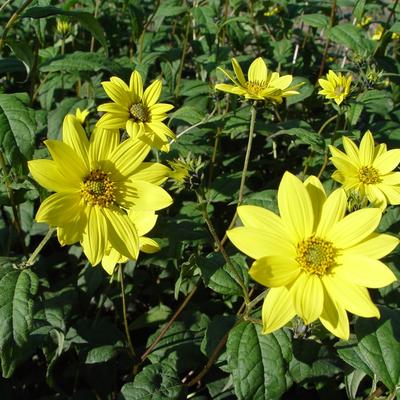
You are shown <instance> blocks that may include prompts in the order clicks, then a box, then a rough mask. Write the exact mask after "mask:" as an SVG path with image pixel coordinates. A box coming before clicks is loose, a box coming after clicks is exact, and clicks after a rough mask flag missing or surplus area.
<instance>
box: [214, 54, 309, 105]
mask: <svg viewBox="0 0 400 400" xmlns="http://www.w3.org/2000/svg"><path fill="white" fill-rule="evenodd" d="M232 66H233V70H234V71H235V75H236V78H235V77H234V76H233V75H232V74H231V73H230V72H228V71H225V70H224V69H222V68H220V67H218V69H219V70H220V71H222V72H223V73H224V74H225V75H226V76H227V77H228V78H229V79H230V80H231V81H232V82H233V83H234V85H229V84H226V83H218V84H217V85H215V89H217V90H222V91H223V92H228V93H233V94H237V95H239V96H244V97H245V98H246V99H252V100H270V101H273V102H276V103H282V99H283V97H289V96H293V95H295V94H299V92H297V91H296V89H298V88H299V87H300V86H301V85H302V84H300V85H295V86H290V84H291V83H292V81H293V76H292V75H283V76H280V75H279V73H278V72H270V71H268V69H267V66H266V64H265V62H264V60H263V59H262V58H261V57H258V58H256V59H255V60H254V61H253V62H252V63H251V65H250V67H249V71H248V74H247V75H248V79H247V81H246V78H245V77H244V74H243V71H242V68H241V67H240V65H239V63H238V62H237V61H236V59H235V58H232Z"/></svg>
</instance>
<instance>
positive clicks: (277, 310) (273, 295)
mask: <svg viewBox="0 0 400 400" xmlns="http://www.w3.org/2000/svg"><path fill="white" fill-rule="evenodd" d="M261 315H262V322H263V333H264V334H267V333H271V332H274V331H276V330H277V329H279V328H282V326H283V325H285V324H286V323H288V322H289V321H290V320H291V319H292V318H293V317H294V316H295V315H296V311H295V309H294V306H293V302H292V297H291V296H290V294H289V291H288V289H286V287H284V286H283V287H280V288H272V289H270V290H269V291H268V294H267V296H266V297H265V299H264V303H263V306H262V310H261Z"/></svg>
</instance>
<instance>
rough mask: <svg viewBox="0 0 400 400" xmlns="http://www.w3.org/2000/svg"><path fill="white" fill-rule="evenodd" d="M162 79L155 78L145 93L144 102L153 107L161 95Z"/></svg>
mask: <svg viewBox="0 0 400 400" xmlns="http://www.w3.org/2000/svg"><path fill="white" fill-rule="evenodd" d="M161 89H162V81H161V80H160V79H157V80H155V81H154V82H153V83H152V84H151V85H150V86H149V87H148V88H147V89H146V90H145V91H144V94H143V104H145V105H146V106H147V107H151V106H152V105H154V104H156V103H157V101H158V99H159V98H160V95H161Z"/></svg>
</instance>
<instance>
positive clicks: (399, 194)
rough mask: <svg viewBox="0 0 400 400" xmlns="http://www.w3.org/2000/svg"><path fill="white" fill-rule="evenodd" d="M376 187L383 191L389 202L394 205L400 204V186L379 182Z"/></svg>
mask: <svg viewBox="0 0 400 400" xmlns="http://www.w3.org/2000/svg"><path fill="white" fill-rule="evenodd" d="M376 188H377V189H378V190H379V191H380V192H381V193H383V195H384V196H385V197H386V198H387V200H388V202H389V203H390V204H393V205H397V204H400V186H391V185H385V184H383V183H378V184H377V185H376Z"/></svg>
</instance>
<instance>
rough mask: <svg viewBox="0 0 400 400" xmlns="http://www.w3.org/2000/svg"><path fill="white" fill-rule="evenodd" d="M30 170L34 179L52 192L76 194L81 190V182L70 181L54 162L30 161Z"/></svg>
mask: <svg viewBox="0 0 400 400" xmlns="http://www.w3.org/2000/svg"><path fill="white" fill-rule="evenodd" d="M28 168H29V171H30V173H31V175H32V177H33V179H34V180H35V181H36V182H37V183H39V185H40V186H43V187H44V188H46V189H47V190H50V191H52V192H75V191H77V190H79V182H77V181H72V182H71V181H70V180H68V179H67V178H66V177H65V176H64V175H63V174H62V173H61V172H60V170H59V169H58V168H57V164H56V163H55V162H54V161H52V160H32V161H28Z"/></svg>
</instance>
